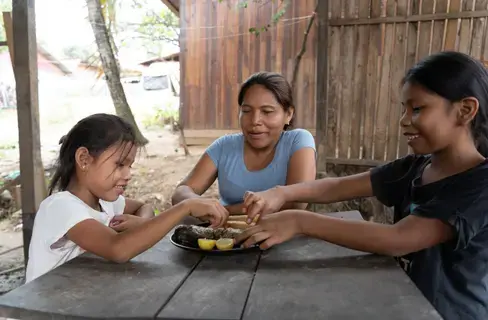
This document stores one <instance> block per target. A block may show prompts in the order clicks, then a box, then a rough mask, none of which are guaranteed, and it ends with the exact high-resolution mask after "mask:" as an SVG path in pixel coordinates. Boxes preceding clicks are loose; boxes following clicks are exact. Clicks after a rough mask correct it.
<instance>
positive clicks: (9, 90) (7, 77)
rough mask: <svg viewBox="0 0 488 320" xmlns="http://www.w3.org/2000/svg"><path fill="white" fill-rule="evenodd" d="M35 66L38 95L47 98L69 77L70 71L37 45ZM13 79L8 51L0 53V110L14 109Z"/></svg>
mask: <svg viewBox="0 0 488 320" xmlns="http://www.w3.org/2000/svg"><path fill="white" fill-rule="evenodd" d="M37 61H38V62H37V65H38V78H39V88H40V89H42V90H39V91H40V95H41V94H42V95H43V96H49V95H50V93H54V92H55V91H56V90H59V85H61V84H62V83H63V81H61V79H63V78H64V77H65V76H69V75H70V74H71V71H70V70H69V69H68V68H67V67H66V66H65V65H64V64H63V63H62V62H60V61H59V60H57V59H56V58H55V57H54V56H53V55H51V54H50V53H49V52H48V51H47V50H46V49H44V48H43V47H42V46H40V45H38V47H37ZM15 105H16V103H15V77H14V72H13V68H12V63H11V61H10V54H9V52H8V51H5V52H2V53H0V108H13V107H15Z"/></svg>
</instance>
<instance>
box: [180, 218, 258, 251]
mask: <svg viewBox="0 0 488 320" xmlns="http://www.w3.org/2000/svg"><path fill="white" fill-rule="evenodd" d="M209 225H210V224H209V223H200V224H196V225H185V224H182V225H179V226H177V227H176V228H175V231H174V232H173V234H172V235H171V238H170V241H171V243H172V244H173V245H175V246H177V247H179V248H181V249H185V250H190V251H197V252H201V253H210V254H227V253H236V252H243V251H249V250H253V249H255V248H259V247H258V245H255V246H253V247H250V248H241V246H240V244H235V243H234V239H235V238H236V237H237V235H238V234H240V233H242V232H243V231H244V230H245V229H247V228H249V227H250V226H252V225H254V223H252V224H250V225H249V224H247V223H246V222H245V221H229V222H228V223H227V225H226V227H224V228H210V227H209Z"/></svg>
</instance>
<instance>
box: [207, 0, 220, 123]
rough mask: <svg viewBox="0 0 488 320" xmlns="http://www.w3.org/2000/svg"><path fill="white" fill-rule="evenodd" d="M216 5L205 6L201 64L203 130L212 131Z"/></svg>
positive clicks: (214, 101)
mask: <svg viewBox="0 0 488 320" xmlns="http://www.w3.org/2000/svg"><path fill="white" fill-rule="evenodd" d="M216 5H218V3H214V2H210V4H208V5H207V6H206V11H207V12H206V15H205V31H206V32H205V46H206V51H207V61H208V62H207V63H205V64H203V68H204V73H205V78H204V79H205V82H206V84H207V90H204V91H205V93H206V102H205V111H206V112H205V118H204V119H205V128H208V129H212V128H215V125H216V124H217V122H216V121H215V120H216V114H217V112H216V108H215V106H216V99H215V95H214V92H215V78H214V72H213V70H214V69H215V64H216V62H217V60H216V59H215V55H216V52H215V51H216V50H214V43H216V42H217V39H215V38H216V35H217V29H216V28H214V27H213V26H214V25H215V20H216V13H215V10H216V9H217V8H215V6H216Z"/></svg>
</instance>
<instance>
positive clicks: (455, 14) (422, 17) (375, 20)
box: [329, 10, 488, 27]
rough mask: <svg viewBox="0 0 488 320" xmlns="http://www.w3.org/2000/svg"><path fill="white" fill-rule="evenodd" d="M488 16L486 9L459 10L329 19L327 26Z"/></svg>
mask: <svg viewBox="0 0 488 320" xmlns="http://www.w3.org/2000/svg"><path fill="white" fill-rule="evenodd" d="M485 17H488V10H479V11H461V12H440V13H431V14H421V15H420V14H418V15H412V16H408V17H405V16H396V17H381V18H360V19H357V18H341V19H330V20H329V26H335V27H339V26H354V25H368V24H383V23H404V22H421V21H435V20H452V19H469V18H485Z"/></svg>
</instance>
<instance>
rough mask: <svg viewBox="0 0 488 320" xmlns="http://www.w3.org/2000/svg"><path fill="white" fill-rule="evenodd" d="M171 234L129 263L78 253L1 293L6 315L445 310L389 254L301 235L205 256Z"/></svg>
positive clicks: (336, 315) (343, 314)
mask: <svg viewBox="0 0 488 320" xmlns="http://www.w3.org/2000/svg"><path fill="white" fill-rule="evenodd" d="M333 215H335V216H340V217H343V218H348V219H360V218H361V216H360V215H359V213H358V212H357V211H355V212H347V213H336V214H333ZM168 238H169V236H168V237H166V238H165V239H163V240H162V241H161V242H160V243H159V244H158V245H156V246H155V247H154V248H152V249H151V250H149V251H147V252H145V253H143V254H141V255H140V256H138V257H136V258H135V259H133V260H132V262H130V263H128V264H123V265H118V264H113V263H109V262H106V261H104V260H103V259H100V258H97V257H93V256H82V257H79V258H76V259H74V260H73V261H71V262H69V263H67V264H65V265H63V266H61V267H59V268H57V269H55V270H53V271H51V272H49V273H48V274H46V275H44V276H42V277H40V278H39V279H36V280H35V281H33V282H31V283H29V284H27V285H24V286H22V287H20V288H17V289H15V290H13V291H11V292H9V293H7V294H6V295H4V296H2V297H0V317H1V316H3V317H11V318H17V319H41V320H42V319H154V318H157V319H215V320H237V319H239V320H240V319H245V320H247V319H319V318H320V319H375V320H381V319H400V320H402V319H419V320H423V319H441V317H440V316H439V315H438V314H437V312H436V311H435V310H434V309H433V307H432V306H431V305H430V303H429V302H428V301H427V300H426V299H425V298H424V297H423V296H422V294H421V293H420V291H419V290H418V289H417V288H416V287H415V285H414V284H413V283H411V281H410V280H409V278H408V277H407V276H406V274H405V273H404V272H403V271H402V270H401V269H400V268H399V267H398V266H397V265H396V263H395V262H394V260H393V259H392V258H389V257H381V256H376V255H370V254H365V253H362V252H357V251H353V250H348V249H345V248H342V247H339V246H335V245H332V244H329V243H326V242H324V241H319V240H315V239H310V238H303V237H299V238H297V239H294V240H292V241H289V242H286V243H284V244H281V245H279V246H275V247H273V248H271V249H269V250H267V251H263V252H261V251H260V250H254V251H250V252H246V253H239V254H228V255H224V256H218V255H206V256H204V255H200V254H198V253H194V252H188V251H184V250H181V249H179V248H176V247H175V246H173V245H172V244H171V243H170V242H169V239H168Z"/></svg>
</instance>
